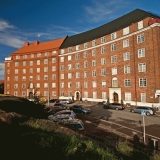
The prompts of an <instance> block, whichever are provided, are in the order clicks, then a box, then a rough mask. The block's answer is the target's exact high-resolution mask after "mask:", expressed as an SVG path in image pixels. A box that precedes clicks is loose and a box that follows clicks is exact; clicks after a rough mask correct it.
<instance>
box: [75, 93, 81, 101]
mask: <svg viewBox="0 0 160 160" xmlns="http://www.w3.org/2000/svg"><path fill="white" fill-rule="evenodd" d="M79 100H80V99H79V92H76V101H79Z"/></svg>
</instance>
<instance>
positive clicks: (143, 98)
mask: <svg viewBox="0 0 160 160" xmlns="http://www.w3.org/2000/svg"><path fill="white" fill-rule="evenodd" d="M141 102H146V93H141Z"/></svg>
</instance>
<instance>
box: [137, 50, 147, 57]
mask: <svg viewBox="0 0 160 160" xmlns="http://www.w3.org/2000/svg"><path fill="white" fill-rule="evenodd" d="M145 52H146V51H145V48H141V49H138V58H142V57H145Z"/></svg>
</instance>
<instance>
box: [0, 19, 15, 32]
mask: <svg viewBox="0 0 160 160" xmlns="http://www.w3.org/2000/svg"><path fill="white" fill-rule="evenodd" d="M13 28H14V26H13V25H10V24H9V23H8V22H6V21H4V20H3V19H0V31H4V30H6V29H13Z"/></svg>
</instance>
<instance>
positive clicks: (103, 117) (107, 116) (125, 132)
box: [69, 103, 160, 148]
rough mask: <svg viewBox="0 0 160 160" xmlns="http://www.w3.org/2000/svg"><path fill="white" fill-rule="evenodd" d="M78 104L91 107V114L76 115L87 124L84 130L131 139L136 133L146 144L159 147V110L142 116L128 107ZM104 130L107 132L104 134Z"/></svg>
mask: <svg viewBox="0 0 160 160" xmlns="http://www.w3.org/2000/svg"><path fill="white" fill-rule="evenodd" d="M70 105H73V104H70ZM70 105H69V106H70ZM79 105H83V106H84V107H89V108H90V109H91V114H89V115H84V116H82V115H79V116H78V118H80V119H82V120H83V121H84V123H85V126H87V127H86V130H87V132H89V133H90V134H97V135H98V134H99V135H100V136H105V135H109V134H110V135H113V137H114V135H116V134H117V135H120V136H122V137H126V138H128V139H133V137H135V135H136V136H137V137H138V139H140V140H142V141H144V139H145V142H146V144H151V145H153V146H155V147H158V148H160V112H157V115H152V116H144V117H143V116H142V115H141V114H137V113H131V112H130V108H129V107H127V108H126V109H125V110H123V111H121V110H119V111H116V110H111V109H103V107H102V106H103V105H100V104H94V103H93V104H92V103H89V104H88V103H82V104H81V103H79ZM143 118H144V122H145V134H144V126H143ZM105 131H106V133H107V134H105ZM101 132H103V134H102V133H101ZM144 135H145V136H144ZM115 137H116V136H115ZM144 137H145V138H144ZM153 140H154V141H155V145H154V143H153V142H154V141H153Z"/></svg>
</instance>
